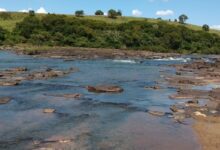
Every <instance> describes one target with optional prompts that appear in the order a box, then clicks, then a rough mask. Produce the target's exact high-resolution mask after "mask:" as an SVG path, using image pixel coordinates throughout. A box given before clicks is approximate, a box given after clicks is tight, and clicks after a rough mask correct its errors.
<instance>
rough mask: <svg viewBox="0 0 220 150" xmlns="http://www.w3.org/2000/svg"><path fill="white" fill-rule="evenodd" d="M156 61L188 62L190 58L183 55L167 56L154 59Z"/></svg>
mask: <svg viewBox="0 0 220 150" xmlns="http://www.w3.org/2000/svg"><path fill="white" fill-rule="evenodd" d="M154 60H156V61H180V62H188V61H190V60H191V58H183V57H168V58H161V59H154Z"/></svg>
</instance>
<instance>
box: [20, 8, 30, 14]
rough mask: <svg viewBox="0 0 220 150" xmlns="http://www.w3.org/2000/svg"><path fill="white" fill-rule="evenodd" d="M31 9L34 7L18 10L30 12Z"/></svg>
mask: <svg viewBox="0 0 220 150" xmlns="http://www.w3.org/2000/svg"><path fill="white" fill-rule="evenodd" d="M30 10H33V9H32V8H28V9H22V10H19V11H18V12H23V13H28V12H29V11H30Z"/></svg>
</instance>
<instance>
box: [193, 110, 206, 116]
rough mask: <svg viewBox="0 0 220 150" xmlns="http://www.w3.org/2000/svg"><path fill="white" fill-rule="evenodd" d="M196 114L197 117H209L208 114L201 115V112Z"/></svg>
mask: <svg viewBox="0 0 220 150" xmlns="http://www.w3.org/2000/svg"><path fill="white" fill-rule="evenodd" d="M194 114H195V115H196V116H200V117H207V115H206V114H203V113H201V112H199V111H196V112H194Z"/></svg>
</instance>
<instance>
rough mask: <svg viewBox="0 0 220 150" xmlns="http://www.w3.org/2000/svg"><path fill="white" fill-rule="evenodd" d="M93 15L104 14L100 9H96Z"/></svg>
mask: <svg viewBox="0 0 220 150" xmlns="http://www.w3.org/2000/svg"><path fill="white" fill-rule="evenodd" d="M95 15H96V16H103V15H104V12H103V11H101V10H97V11H96V12H95Z"/></svg>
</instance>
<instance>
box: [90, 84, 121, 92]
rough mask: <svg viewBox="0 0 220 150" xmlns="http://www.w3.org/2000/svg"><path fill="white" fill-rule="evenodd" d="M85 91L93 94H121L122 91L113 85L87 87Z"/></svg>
mask: <svg viewBox="0 0 220 150" xmlns="http://www.w3.org/2000/svg"><path fill="white" fill-rule="evenodd" d="M86 89H87V90H88V91H89V92H94V93H121V92H123V91H124V90H123V89H122V88H121V87H119V86H115V85H99V86H87V87H86Z"/></svg>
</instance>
